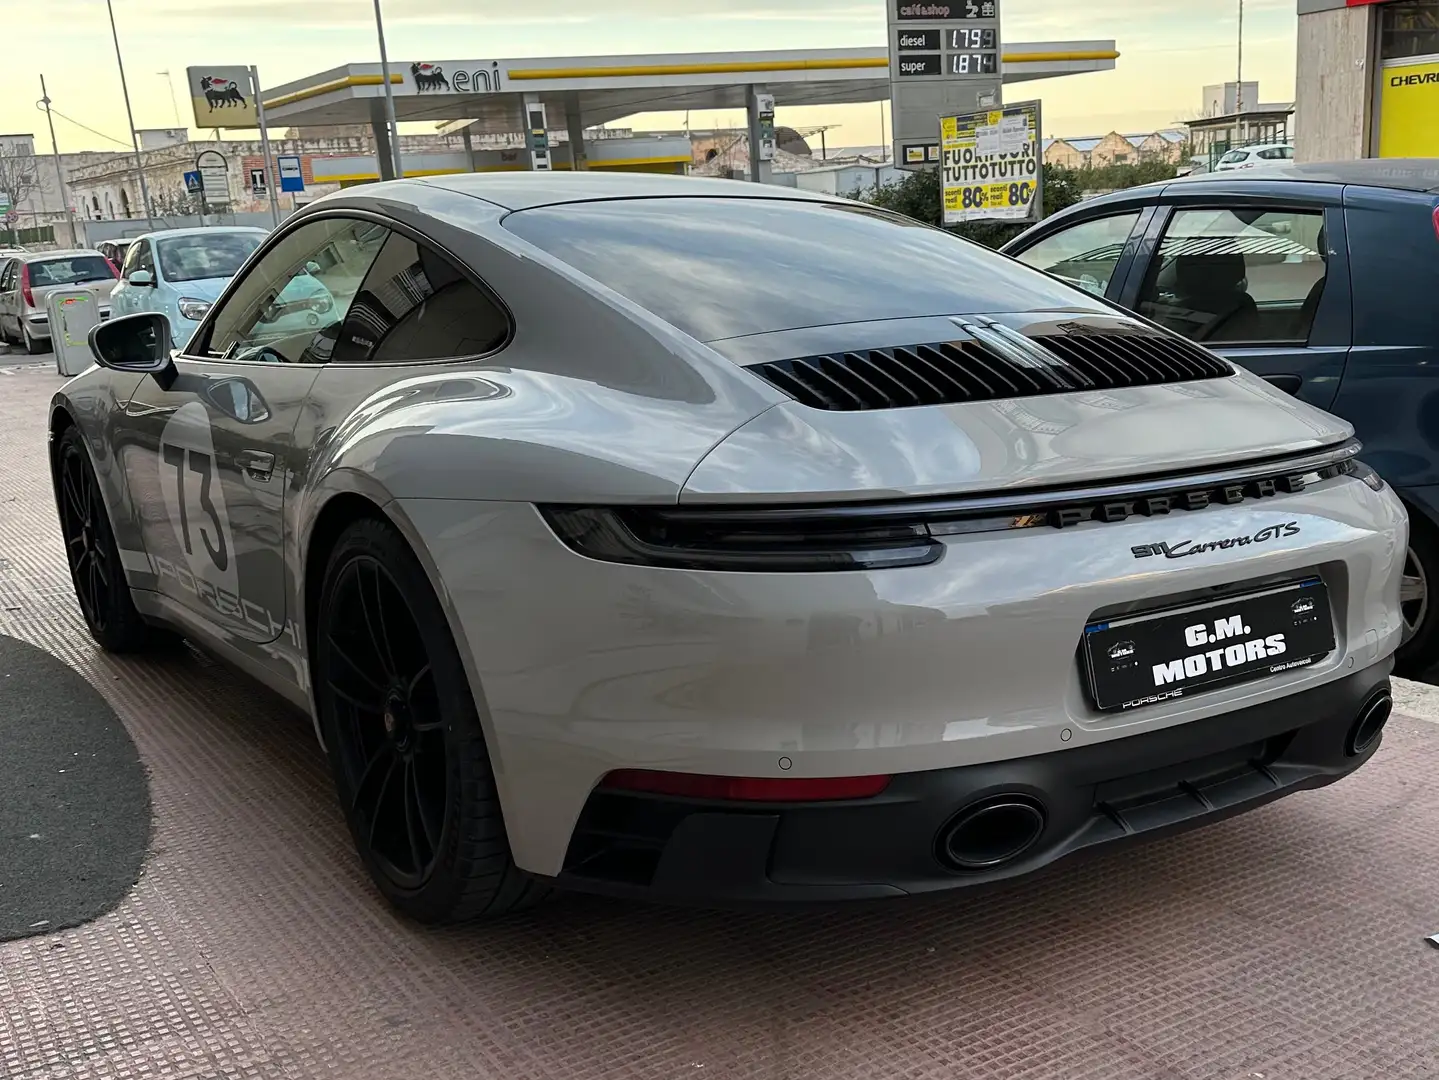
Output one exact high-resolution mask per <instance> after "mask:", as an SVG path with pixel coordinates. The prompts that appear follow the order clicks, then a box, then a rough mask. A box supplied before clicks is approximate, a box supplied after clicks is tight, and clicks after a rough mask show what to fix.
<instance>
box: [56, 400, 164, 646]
mask: <svg viewBox="0 0 1439 1080" xmlns="http://www.w3.org/2000/svg"><path fill="white" fill-rule="evenodd" d="M54 469H55V501H56V505H57V510H58V512H59V516H60V535H61V537H62V539H63V540H64V542H65V557H66V561H67V562H68V563H69V565H70V580H71V581H72V582H74V585H75V599H76V602H77V603H78V604H79V605H80V614H81V615H82V616H83V617H84V619H85V628H86V629H87V630H89V631H90V636H91V637H92V638H94V639H95V642H96V644H98V645H99V646H100V647H101V648H102V649H104V650H105V651H106V652H111V653H133V652H143V651H146V650H148V649H151V648H153V647H155V646H156V645H159V644H162V643H168V642H170V641H173V640H175V636H174V635H173V634H170V633H168V632H167V631H164V630H161V629H158V628H157V627H153V626H151V625H150V624H148V623H147V622H145V620H144V619H143V618H142V617H141V615H140V612H139V611H137V610H136V608H135V600H134V597H133V596H131V594H130V585H129V583H128V582H127V581H126V579H125V568H124V566H123V565H122V564H121V562H120V551H119V548H118V547H117V546H116V544H115V532H114V530H113V528H112V527H111V525H110V515H109V512H108V511H107V510H106V509H105V500H104V498H103V497H102V496H101V494H100V482H99V480H98V479H97V478H96V476H95V467H94V466H93V465H91V464H90V454H89V451H88V450H87V449H86V446H85V439H84V436H82V435H81V434H80V429H79V428H75V427H70V428H67V429H66V430H65V433H64V434H63V435H62V436H60V441H59V444H58V445H57V447H56V451H55V464H54Z"/></svg>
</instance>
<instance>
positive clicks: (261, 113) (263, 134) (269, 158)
mask: <svg viewBox="0 0 1439 1080" xmlns="http://www.w3.org/2000/svg"><path fill="white" fill-rule="evenodd" d="M250 89H251V90H252V91H253V92H254V94H255V119H256V121H258V122H259V125H260V152H261V153H262V154H264V155H265V190H266V191H267V192H269V195H270V220H271V221H273V222H274V223H275V228H277V229H278V228H279V227H280V195H279V193H278V191H277V190H276V188H277V187H278V186H279V183H280V176H279V174H278V173H277V172H276V171H275V156H274V155H273V154H272V153H270V129H269V128H268V127H266V126H265V101H264V98H263V97H262V96H261V94H260V69H259V68H256V67H251V68H250Z"/></svg>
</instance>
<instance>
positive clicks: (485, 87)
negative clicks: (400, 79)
mask: <svg viewBox="0 0 1439 1080" xmlns="http://www.w3.org/2000/svg"><path fill="white" fill-rule="evenodd" d="M410 76H411V77H412V78H413V79H414V80H415V90H416V91H418V92H419V93H421V94H429V93H435V92H438V91H444V92H454V93H456V94H493V93H495V92H496V91H497V90H499V89H500V62H499V61H498V60H491V61H490V66H489V67H488V68H484V67H473V68H468V69H467V68H465V67H461V68H460V70H458V71H456V72H455V73H454V74H453V75H446V74H445V69H444V68H443V67H441V66H440V65H439V64H429V63H423V64H411V65H410Z"/></svg>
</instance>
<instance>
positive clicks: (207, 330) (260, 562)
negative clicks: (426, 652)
mask: <svg viewBox="0 0 1439 1080" xmlns="http://www.w3.org/2000/svg"><path fill="white" fill-rule="evenodd" d="M387 235H388V233H387V230H385V229H384V228H379V229H376V227H375V226H374V225H373V224H371V223H370V222H367V221H360V220H357V219H353V218H346V217H339V216H334V217H324V218H311V219H308V220H306V221H305V222H304V223H301V224H299V225H297V226H296V227H294V228H292V229H289V230H287V231H285V232H284V233H283V234H280V235H278V236H277V237H276V239H275V240H274V241H273V242H272V243H271V244H270V245H268V247H267V248H266V250H265V252H264V253H263V254H262V255H261V256H260V258H259V259H258V260H257V261H256V262H255V263H253V264H252V265H251V266H250V268H249V270H248V272H247V273H245V275H244V276H243V277H241V278H239V279H237V280H236V281H235V283H234V284H233V285H232V286H231V288H230V289H228V290H227V291H226V293H225V294H224V295H223V296H222V297H221V298H220V300H219V301H218V303H217V304H216V305H215V308H214V310H213V311H212V312H211V313H210V314H209V316H208V317H207V319H206V321H205V322H204V323H202V324H201V326H200V328H199V330H198V331H197V332H196V334H195V336H194V337H193V338H192V339H191V342H190V344H189V346H187V349H186V351H185V352H184V353H183V354H181V355H180V356H178V357H177V359H176V362H175V367H176V376H175V377H174V379H173V380H172V381H168V385H161V382H160V381H157V380H155V379H153V378H151V379H146V380H144V382H143V383H142V384H141V385H140V386H139V388H137V390H136V391H135V393H134V395H133V396H132V398H131V401H130V404H129V408H128V410H127V412H128V424H129V426H130V428H131V429H132V431H131V437H130V439H128V440H127V446H126V451H125V452H126V455H127V461H126V465H125V469H126V474H127V476H128V477H129V480H130V484H131V488H132V492H133V494H134V498H135V501H136V503H137V504H138V505H139V506H140V507H141V508H142V510H141V514H142V524H141V529H142V533H143V536H144V542H145V548H146V551H147V553H148V555H149V557H150V560H151V563H152V565H153V567H154V571H155V585H154V587H155V588H156V589H157V590H158V591H159V592H161V593H162V594H163V595H164V596H166V597H167V598H168V599H169V600H171V601H173V603H174V604H175V605H178V606H179V607H181V608H184V609H188V611H189V612H190V613H191V614H192V615H194V616H195V617H196V618H197V619H198V620H200V621H201V622H203V623H204V624H207V625H208V626H209V627H212V628H214V629H215V630H217V631H218V632H219V633H220V634H222V635H223V636H225V637H227V638H228V639H229V640H230V641H231V642H236V641H239V642H252V643H268V642H273V641H275V640H276V639H277V638H279V637H280V636H281V635H282V634H284V633H286V632H287V631H290V632H291V633H293V630H292V624H291V623H290V619H291V617H292V613H291V612H289V610H288V602H287V598H288V595H289V589H290V585H291V581H292V574H291V572H290V569H289V567H288V565H287V563H286V559H285V555H284V552H285V542H286V537H285V534H284V505H285V495H286V491H287V490H288V489H289V487H290V486H291V484H292V483H293V482H294V479H295V477H296V476H301V475H303V474H304V470H305V466H306V463H307V460H308V456H309V453H310V451H311V449H312V436H313V429H312V428H311V427H309V426H305V427H303V428H302V430H303V431H305V432H309V433H310V434H308V435H306V436H305V437H304V438H301V439H298V440H297V439H296V438H295V432H296V428H297V421H298V420H299V418H300V416H301V415H302V414H303V413H304V411H305V409H306V407H307V401H308V395H309V392H310V388H311V386H312V384H313V383H314V381H315V378H316V376H317V375H318V374H319V372H320V369H321V364H322V363H323V361H324V360H325V359H326V358H327V357H328V354H329V351H330V348H331V346H332V345H333V342H334V340H335V338H336V336H337V335H338V330H339V326H340V323H341V322H342V321H343V320H344V318H345V315H346V313H347V312H348V310H349V307H350V304H351V302H352V301H353V299H354V296H355V294H356V292H357V291H358V288H359V285H360V283H361V281H363V279H364V276H365V273H366V271H367V270H368V268H369V265H370V263H371V262H373V261H374V259H375V257H376V255H377V254H378V253H379V250H380V248H381V246H382V245H383V243H384V240H385V237H386V236H387ZM137 257H138V256H137ZM311 266H314V268H315V270H314V273H315V276H318V277H320V278H322V279H323V284H325V286H326V291H325V294H324V295H325V298H326V301H325V304H324V305H320V304H314V305H312V306H310V307H309V308H306V309H305V310H303V311H299V312H297V311H295V310H292V309H293V308H294V304H293V303H292V302H291V301H290V299H289V298H290V297H291V296H292V295H294V294H295V293H296V292H297V289H296V287H295V286H296V282H297V279H301V278H307V279H308V278H310V277H311V270H310V269H307V268H308V267H311ZM298 291H299V292H300V293H302V294H303V295H307V296H308V295H312V294H313V289H312V286H311V285H310V284H309V282H308V281H307V282H305V283H304V284H303V286H302V288H300V289H299V290H298ZM293 644H294V646H295V648H296V649H297V650H298V648H299V643H298V642H297V641H296V642H294V643H293Z"/></svg>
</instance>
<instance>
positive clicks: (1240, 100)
mask: <svg viewBox="0 0 1439 1080" xmlns="http://www.w3.org/2000/svg"><path fill="white" fill-rule="evenodd" d="M1235 78H1236V82H1235V132H1238V135H1239V142H1243V141H1245V0H1239V70H1238V73H1236V76H1235Z"/></svg>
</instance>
